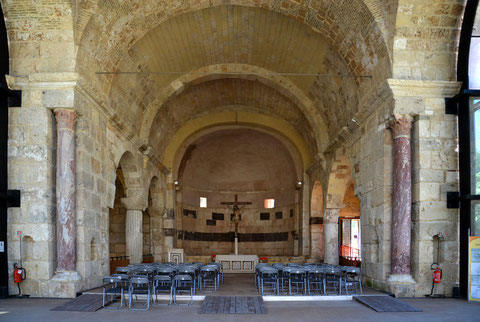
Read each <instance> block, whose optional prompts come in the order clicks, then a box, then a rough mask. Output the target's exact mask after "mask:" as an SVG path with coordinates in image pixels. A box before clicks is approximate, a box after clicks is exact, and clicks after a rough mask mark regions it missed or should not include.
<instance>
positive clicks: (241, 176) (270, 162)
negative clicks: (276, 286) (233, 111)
mask: <svg viewBox="0 0 480 322" xmlns="http://www.w3.org/2000/svg"><path fill="white" fill-rule="evenodd" d="M201 133H202V134H203V135H201V136H200V135H199V136H196V135H195V136H194V139H193V138H192V139H193V140H192V141H190V139H189V140H188V144H186V145H188V148H187V149H186V150H185V151H184V153H183V154H178V155H177V160H181V161H177V162H180V165H179V166H178V167H176V168H178V176H179V177H178V181H179V186H177V190H178V191H177V204H178V206H179V209H178V211H179V213H181V214H182V216H180V220H179V222H177V229H178V227H179V225H181V227H182V236H183V237H182V245H183V248H184V249H185V253H186V254H187V255H202V256H205V255H211V254H224V253H231V252H232V251H233V246H234V244H233V238H234V232H235V229H236V228H235V227H236V225H234V223H233V219H232V218H233V217H231V213H232V211H231V208H229V207H227V206H225V205H222V204H221V203H222V202H225V201H233V200H234V198H235V195H237V197H238V200H239V201H248V202H250V203H251V204H250V205H248V206H245V207H242V210H241V219H240V221H239V224H238V236H239V244H238V249H239V252H240V253H244V254H257V255H259V256H262V255H263V256H265V255H266V256H291V255H293V254H294V252H295V229H296V222H297V221H298V215H297V214H296V212H295V209H297V208H298V203H299V198H298V196H297V193H298V190H297V188H298V187H297V186H296V184H297V182H298V180H297V175H296V170H295V164H294V160H293V157H292V155H291V154H290V151H289V150H288V149H287V148H286V146H285V145H284V143H283V142H282V141H281V140H279V139H277V138H276V137H275V136H272V135H271V134H270V132H269V131H258V130H257V129H256V128H254V127H244V126H233V127H229V126H221V127H219V128H218V127H214V128H212V130H211V131H202V132H201ZM177 162H175V163H177ZM180 196H181V197H180ZM201 198H206V200H207V202H206V205H203V206H202V204H201V202H200V199H201ZM266 199H273V200H274V202H273V203H272V204H271V206H268V205H267V206H266V205H265V200H266Z"/></svg>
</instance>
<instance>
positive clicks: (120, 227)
mask: <svg viewBox="0 0 480 322" xmlns="http://www.w3.org/2000/svg"><path fill="white" fill-rule="evenodd" d="M116 175H117V177H116V179H115V199H114V203H113V208H110V209H109V229H108V231H109V246H110V254H109V256H110V258H112V257H117V256H126V240H125V217H126V214H127V209H126V208H125V206H124V205H122V202H121V200H122V199H123V198H125V197H126V196H127V193H126V190H127V189H126V186H125V178H124V176H123V171H122V167H121V165H119V166H118V168H117V172H116Z"/></svg>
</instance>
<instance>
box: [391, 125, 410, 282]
mask: <svg viewBox="0 0 480 322" xmlns="http://www.w3.org/2000/svg"><path fill="white" fill-rule="evenodd" d="M389 128H390V129H391V130H392V136H393V154H394V156H393V196H392V208H393V209H392V259H391V261H392V263H391V265H392V266H391V274H393V275H407V274H408V275H409V274H410V243H411V230H412V227H411V226H412V220H411V213H412V158H411V147H410V131H411V128H412V120H411V119H410V118H407V117H402V118H398V119H396V120H394V121H392V122H390V124H389Z"/></svg>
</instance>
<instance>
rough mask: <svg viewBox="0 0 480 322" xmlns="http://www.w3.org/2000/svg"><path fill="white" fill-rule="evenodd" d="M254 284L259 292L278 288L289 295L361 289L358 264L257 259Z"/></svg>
mask: <svg viewBox="0 0 480 322" xmlns="http://www.w3.org/2000/svg"><path fill="white" fill-rule="evenodd" d="M255 286H256V287H257V288H258V290H259V292H260V293H261V294H262V296H263V295H264V294H265V293H270V294H274V295H279V294H280V292H282V293H283V294H289V295H307V294H308V295H312V294H318V295H328V294H329V293H330V292H333V293H335V294H338V295H340V294H342V292H343V291H344V292H345V294H354V293H360V294H362V293H363V290H362V282H361V270H360V268H358V267H350V266H337V265H328V264H305V265H300V264H292V263H289V264H287V265H284V264H273V265H269V264H267V263H259V264H257V266H256V268H255ZM327 290H328V291H329V292H328V293H327ZM332 290H333V291H332ZM342 290H343V291H342ZM330 294H331V293H330Z"/></svg>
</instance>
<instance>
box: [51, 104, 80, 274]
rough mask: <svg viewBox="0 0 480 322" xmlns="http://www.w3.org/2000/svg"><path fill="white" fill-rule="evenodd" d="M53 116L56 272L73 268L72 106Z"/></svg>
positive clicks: (73, 176)
mask: <svg viewBox="0 0 480 322" xmlns="http://www.w3.org/2000/svg"><path fill="white" fill-rule="evenodd" d="M55 119H56V120H57V169H56V173H57V183H56V184H57V186H56V201H57V272H62V271H75V264H76V261H77V257H76V230H77V227H76V218H75V191H76V187H75V122H76V120H77V114H76V113H75V111H73V110H68V109H56V110H55Z"/></svg>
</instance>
